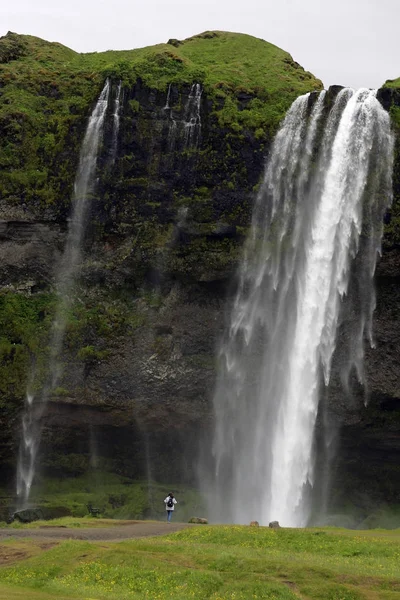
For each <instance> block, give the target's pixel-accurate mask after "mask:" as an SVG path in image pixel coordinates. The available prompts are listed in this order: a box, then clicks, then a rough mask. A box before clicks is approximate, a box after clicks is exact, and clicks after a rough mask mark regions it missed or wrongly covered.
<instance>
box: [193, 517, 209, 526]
mask: <svg viewBox="0 0 400 600" xmlns="http://www.w3.org/2000/svg"><path fill="white" fill-rule="evenodd" d="M188 522H189V523H198V524H199V525H207V524H208V521H207V519H204V518H202V517H190V519H189V521H188Z"/></svg>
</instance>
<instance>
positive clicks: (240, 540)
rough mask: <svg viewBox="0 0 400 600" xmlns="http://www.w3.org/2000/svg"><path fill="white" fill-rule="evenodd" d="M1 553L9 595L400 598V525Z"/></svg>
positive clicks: (9, 544) (226, 530)
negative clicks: (397, 528) (371, 529)
mask: <svg viewBox="0 0 400 600" xmlns="http://www.w3.org/2000/svg"><path fill="white" fill-rule="evenodd" d="M27 534H28V532H27ZM0 558H1V561H2V565H3V566H2V567H1V568H0V600H6V599H7V600H16V599H18V598H33V599H34V598H36V599H37V600H45V599H47V598H58V599H72V598H80V599H81V600H100V599H103V598H107V599H110V600H113V599H115V600H124V599H131V598H132V599H136V598H137V599H142V598H148V599H152V600H163V599H165V600H167V599H176V600H188V599H189V598H196V599H199V600H201V599H206V598H207V599H210V600H228V599H230V600H231V599H232V600H233V599H235V600H247V599H251V598H267V599H271V600H295V599H303V600H306V599H320V600H363V599H365V600H375V599H382V600H391V599H393V600H395V599H396V598H399V597H400V530H396V531H384V530H373V531H362V532H361V531H357V532H355V531H350V530H339V529H305V530H295V529H280V530H271V529H268V528H264V527H260V528H253V527H246V526H222V525H220V526H199V527H192V528H191V529H186V530H182V531H180V532H178V533H175V534H171V535H168V536H165V537H157V538H147V539H137V540H131V541H124V542H119V543H110V542H107V543H105V542H96V543H91V542H86V541H67V542H63V543H60V544H58V545H55V546H53V547H49V546H46V545H44V544H43V543H40V542H39V541H38V540H35V541H33V540H29V539H26V540H25V539H24V540H13V539H11V540H9V541H5V542H2V544H1V545H0Z"/></svg>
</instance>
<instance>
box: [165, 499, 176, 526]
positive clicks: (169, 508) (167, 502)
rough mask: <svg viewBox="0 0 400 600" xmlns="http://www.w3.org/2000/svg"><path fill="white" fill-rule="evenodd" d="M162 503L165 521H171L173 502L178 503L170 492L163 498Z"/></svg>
mask: <svg viewBox="0 0 400 600" xmlns="http://www.w3.org/2000/svg"><path fill="white" fill-rule="evenodd" d="M164 504H165V508H166V511H167V523H171V517H172V513H173V511H174V508H175V504H178V503H177V501H176V500H175V498H174V495H173V493H172V492H170V493H169V494H168V496H167V497H166V498H165V500H164Z"/></svg>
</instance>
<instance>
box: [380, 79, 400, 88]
mask: <svg viewBox="0 0 400 600" xmlns="http://www.w3.org/2000/svg"><path fill="white" fill-rule="evenodd" d="M382 87H384V88H400V77H398V78H397V79H388V80H387V81H385V83H384V84H383V86H382Z"/></svg>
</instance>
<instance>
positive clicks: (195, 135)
mask: <svg viewBox="0 0 400 600" xmlns="http://www.w3.org/2000/svg"><path fill="white" fill-rule="evenodd" d="M201 94H202V89H201V85H200V84H199V83H194V84H193V85H192V87H191V89H190V94H189V97H188V99H187V103H186V106H185V112H184V127H185V148H190V147H194V148H196V147H197V145H198V143H199V138H200V133H201V118H200V103H201Z"/></svg>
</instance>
